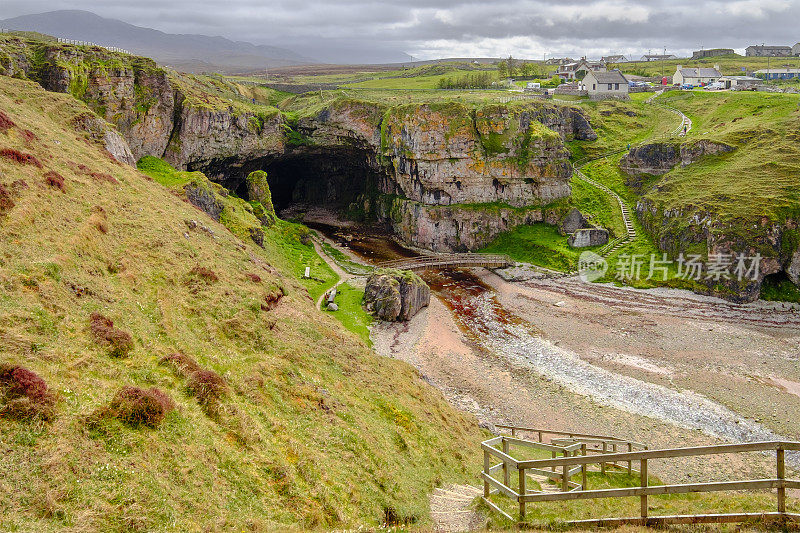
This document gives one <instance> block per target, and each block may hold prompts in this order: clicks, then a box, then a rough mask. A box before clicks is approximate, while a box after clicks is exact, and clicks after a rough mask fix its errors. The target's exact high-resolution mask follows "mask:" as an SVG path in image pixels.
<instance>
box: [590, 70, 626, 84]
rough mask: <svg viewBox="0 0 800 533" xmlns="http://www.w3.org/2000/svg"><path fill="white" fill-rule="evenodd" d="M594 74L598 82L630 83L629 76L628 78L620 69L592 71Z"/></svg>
mask: <svg viewBox="0 0 800 533" xmlns="http://www.w3.org/2000/svg"><path fill="white" fill-rule="evenodd" d="M592 76H593V77H594V79H595V80H597V83H624V84H625V85H626V86H627V85H628V78H626V77H625V76H624V75H623V74H622V72H620V71H618V70H610V71H607V72H597V71H595V72H592Z"/></svg>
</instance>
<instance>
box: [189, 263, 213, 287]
mask: <svg viewBox="0 0 800 533" xmlns="http://www.w3.org/2000/svg"><path fill="white" fill-rule="evenodd" d="M189 274H191V275H193V276H197V277H198V278H200V279H203V280H205V281H207V282H209V283H213V282H215V281H219V276H217V274H216V272H214V271H213V270H211V269H209V268H206V267H201V266H196V267H194V268H192V269H191V270H190V271H189Z"/></svg>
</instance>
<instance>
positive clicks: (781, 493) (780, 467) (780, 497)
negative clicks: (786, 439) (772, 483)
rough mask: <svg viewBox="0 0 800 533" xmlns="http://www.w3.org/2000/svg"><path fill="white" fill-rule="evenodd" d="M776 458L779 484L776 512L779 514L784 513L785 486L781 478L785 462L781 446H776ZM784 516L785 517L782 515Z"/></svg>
mask: <svg viewBox="0 0 800 533" xmlns="http://www.w3.org/2000/svg"><path fill="white" fill-rule="evenodd" d="M776 456H777V459H778V479H779V480H781V481H780V483H781V484H780V485H779V486H778V512H779V513H781V514H785V513H786V487H784V486H783V479H784V478H785V477H786V464H785V453H784V451H783V448H778V450H777V453H776ZM782 518H785V517H782Z"/></svg>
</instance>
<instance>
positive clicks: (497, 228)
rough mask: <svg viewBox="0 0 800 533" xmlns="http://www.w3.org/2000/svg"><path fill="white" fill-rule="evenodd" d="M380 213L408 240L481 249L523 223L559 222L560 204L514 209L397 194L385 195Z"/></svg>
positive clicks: (443, 248) (437, 247) (437, 248)
mask: <svg viewBox="0 0 800 533" xmlns="http://www.w3.org/2000/svg"><path fill="white" fill-rule="evenodd" d="M377 208H378V216H379V218H381V219H382V220H386V221H387V222H388V223H389V225H390V226H391V228H392V231H393V232H394V233H395V234H397V235H398V236H399V237H400V238H401V239H402V240H404V241H405V242H407V243H409V244H411V245H413V246H417V247H419V248H425V249H427V250H433V251H434V252H466V251H471V250H478V249H480V248H483V247H484V246H486V245H488V244H489V243H491V242H492V241H493V240H494V238H495V237H497V236H498V235H499V234H500V233H503V232H505V231H510V230H512V229H514V228H515V227H516V226H520V225H523V224H535V223H537V222H546V223H548V224H552V225H554V226H557V225H559V223H560V221H561V220H562V219H563V217H564V213H563V212H562V210H561V209H559V208H552V209H547V208H536V207H533V208H526V209H522V208H519V209H515V208H510V207H499V206H488V207H485V208H483V207H481V206H464V205H452V206H446V205H444V206H442V205H438V206H437V205H426V204H423V203H421V202H414V201H412V200H405V199H401V198H396V197H388V198H383V199H382V200H381V201H380V202H379V204H378V206H377Z"/></svg>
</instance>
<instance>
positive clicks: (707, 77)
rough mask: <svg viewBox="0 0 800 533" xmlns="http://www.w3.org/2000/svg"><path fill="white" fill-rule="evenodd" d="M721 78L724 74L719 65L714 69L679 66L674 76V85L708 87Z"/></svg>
mask: <svg viewBox="0 0 800 533" xmlns="http://www.w3.org/2000/svg"><path fill="white" fill-rule="evenodd" d="M721 77H722V72H720V71H719V65H714V68H708V67H699V68H698V67H683V66H681V65H678V69H677V70H676V71H675V74H673V75H672V83H673V84H675V85H708V84H709V83H714V82H715V81H717V80H718V79H720V78H721Z"/></svg>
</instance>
